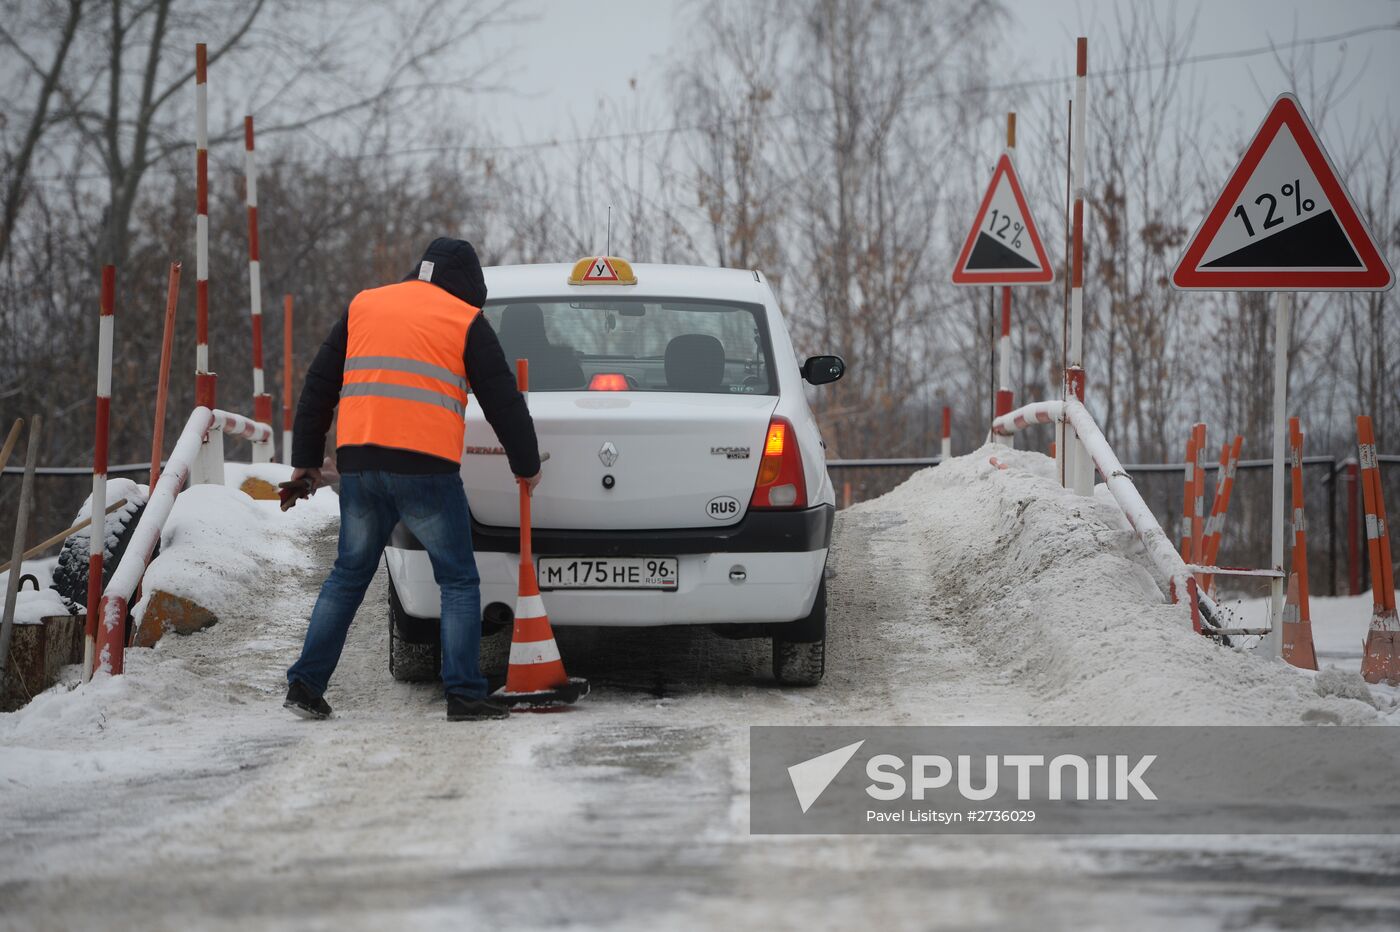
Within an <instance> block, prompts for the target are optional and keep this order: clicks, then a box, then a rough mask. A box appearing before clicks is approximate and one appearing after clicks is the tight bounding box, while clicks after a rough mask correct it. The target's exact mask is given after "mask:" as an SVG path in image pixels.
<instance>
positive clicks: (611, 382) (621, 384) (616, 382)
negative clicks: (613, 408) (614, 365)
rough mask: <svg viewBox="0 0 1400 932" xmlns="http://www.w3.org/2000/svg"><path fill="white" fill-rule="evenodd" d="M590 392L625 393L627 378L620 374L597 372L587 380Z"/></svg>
mask: <svg viewBox="0 0 1400 932" xmlns="http://www.w3.org/2000/svg"><path fill="white" fill-rule="evenodd" d="M588 390H589V391H590V392H625V391H627V376H625V375H623V374H622V373H620V372H599V373H598V374H597V375H595V376H593V378H591V379H589V380H588Z"/></svg>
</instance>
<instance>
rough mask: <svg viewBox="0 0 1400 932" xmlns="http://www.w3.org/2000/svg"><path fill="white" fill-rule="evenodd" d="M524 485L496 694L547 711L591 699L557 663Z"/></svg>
mask: <svg viewBox="0 0 1400 932" xmlns="http://www.w3.org/2000/svg"><path fill="white" fill-rule="evenodd" d="M516 376H517V379H518V381H519V383H520V390H521V391H522V392H523V391H525V390H526V388H527V386H528V384H529V370H528V366H527V364H526V361H525V360H523V359H521V360H517V362H516ZM519 485H520V588H519V592H518V595H517V597H516V600H515V627H514V629H513V630H512V632H511V638H510V666H509V667H508V668H507V670H506V685H505V686H503V687H501V688H500V689H498V690H496V692H494V693H492V695H493V696H495V697H496V698H497V699H501V700H503V701H505V702H507V703H509V704H511V705H513V706H514V705H519V706H525V707H527V708H533V709H544V708H551V707H557V706H564V705H571V704H573V703H575V702H577V701H578V700H580V699H582V698H583V697H584V696H586V695H588V680H585V679H582V678H581V677H577V676H569V674H568V673H566V672H565V671H564V661H563V660H561V659H560V657H559V645H558V644H557V643H556V642H555V640H554V629H553V628H552V627H551V626H550V624H549V615H548V614H546V613H545V610H544V599H542V598H541V597H540V585H539V580H538V579H536V578H535V561H534V558H533V555H532V554H531V550H530V490H529V488H528V487H527V486H526V485H525V481H524V480H523V479H522V480H519Z"/></svg>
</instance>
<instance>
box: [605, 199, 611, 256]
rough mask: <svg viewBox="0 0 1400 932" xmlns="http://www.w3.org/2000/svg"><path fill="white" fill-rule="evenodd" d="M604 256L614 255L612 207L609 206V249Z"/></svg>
mask: <svg viewBox="0 0 1400 932" xmlns="http://www.w3.org/2000/svg"><path fill="white" fill-rule="evenodd" d="M603 255H605V256H610V255H612V205H611V204H609V205H608V248H607V249H605V250H603Z"/></svg>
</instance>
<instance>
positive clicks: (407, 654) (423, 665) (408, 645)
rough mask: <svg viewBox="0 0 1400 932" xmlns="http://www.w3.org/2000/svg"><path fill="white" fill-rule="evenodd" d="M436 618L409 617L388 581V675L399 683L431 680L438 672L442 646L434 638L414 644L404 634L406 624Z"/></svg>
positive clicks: (440, 667)
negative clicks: (430, 640)
mask: <svg viewBox="0 0 1400 932" xmlns="http://www.w3.org/2000/svg"><path fill="white" fill-rule="evenodd" d="M428 621H432V622H433V624H434V625H436V624H437V622H436V620H432V619H422V618H412V617H410V616H409V615H408V614H407V613H406V612H405V611H404V610H403V604H402V603H401V602H399V594H398V592H397V591H395V589H394V584H393V582H392V581H391V582H390V583H389V675H390V676H392V677H393V678H394V679H395V680H397V681H399V682H400V683H431V682H432V681H433V680H435V679H437V678H438V676H439V675H440V674H441V671H442V653H441V651H442V648H441V646H440V645H439V644H438V642H437V639H436V638H434V639H433V640H432V642H431V643H423V644H418V643H414V642H412V641H409V640H408V639H407V638H406V637H405V636H404V635H405V631H407V630H408V629H409V627H410V626H421V625H423V624H425V623H426V622H428Z"/></svg>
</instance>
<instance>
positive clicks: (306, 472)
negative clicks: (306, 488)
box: [292, 467, 326, 492]
mask: <svg viewBox="0 0 1400 932" xmlns="http://www.w3.org/2000/svg"><path fill="white" fill-rule="evenodd" d="M303 479H310V480H311V491H313V492H314V491H316V490H317V489H319V488H320V487H321V486H323V485H325V484H326V480H325V478H324V477H323V476H322V475H321V470H319V469H316V468H312V469H302V468H301V467H297V468H296V469H293V470H292V481H293V482H300V481H301V480H303Z"/></svg>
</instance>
